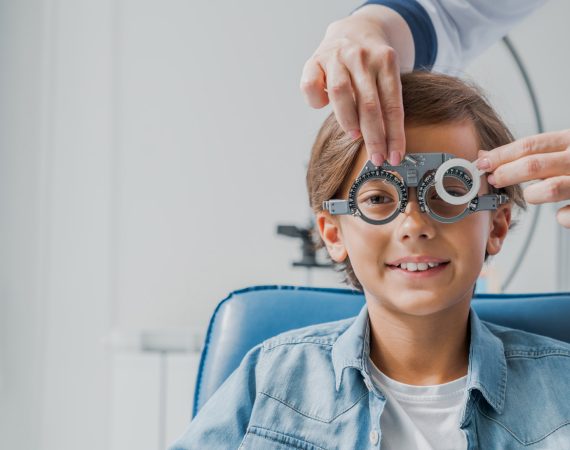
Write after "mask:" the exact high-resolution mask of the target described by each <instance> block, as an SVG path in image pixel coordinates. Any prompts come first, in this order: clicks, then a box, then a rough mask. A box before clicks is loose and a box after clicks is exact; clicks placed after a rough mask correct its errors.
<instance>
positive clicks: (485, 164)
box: [475, 158, 491, 170]
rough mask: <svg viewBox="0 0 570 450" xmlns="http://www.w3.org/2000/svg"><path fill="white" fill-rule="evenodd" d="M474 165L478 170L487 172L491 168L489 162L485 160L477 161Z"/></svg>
mask: <svg viewBox="0 0 570 450" xmlns="http://www.w3.org/2000/svg"><path fill="white" fill-rule="evenodd" d="M475 165H476V166H477V169H479V170H488V169H490V168H491V161H489V159H487V158H483V159H478V160H477V162H476V163H475Z"/></svg>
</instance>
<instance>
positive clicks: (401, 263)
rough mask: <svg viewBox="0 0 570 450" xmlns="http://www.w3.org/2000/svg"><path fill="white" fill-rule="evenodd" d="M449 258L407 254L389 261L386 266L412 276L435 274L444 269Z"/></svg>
mask: <svg viewBox="0 0 570 450" xmlns="http://www.w3.org/2000/svg"><path fill="white" fill-rule="evenodd" d="M449 263H450V261H449V260H447V259H443V258H437V257H434V256H408V257H404V258H400V259H397V260H394V261H391V262H389V263H386V266H387V267H388V268H390V269H391V270H395V271H398V272H402V273H406V274H409V275H414V276H422V275H428V274H429V275H435V274H436V273H439V272H441V271H442V270H444V269H445V268H446V267H447V265H448V264H449Z"/></svg>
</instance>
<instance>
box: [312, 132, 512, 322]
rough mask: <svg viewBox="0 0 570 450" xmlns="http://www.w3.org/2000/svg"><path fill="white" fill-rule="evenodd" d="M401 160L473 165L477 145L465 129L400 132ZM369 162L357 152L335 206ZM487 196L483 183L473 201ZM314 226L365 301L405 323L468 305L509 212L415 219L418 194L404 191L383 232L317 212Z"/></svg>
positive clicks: (419, 214) (357, 221)
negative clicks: (415, 157)
mask: <svg viewBox="0 0 570 450" xmlns="http://www.w3.org/2000/svg"><path fill="white" fill-rule="evenodd" d="M405 131H406V152H407V153H430V152H434V153H440V152H441V153H451V154H454V155H457V157H459V158H464V159H467V160H469V161H474V160H475V159H476V158H477V150H478V139H477V136H476V133H475V130H474V129H473V126H472V125H471V124H470V123H463V124H443V125H429V126H417V127H414V126H412V127H406V130H405ZM366 161H367V154H366V150H365V149H362V150H361V152H360V154H359V156H358V159H357V161H356V163H355V164H354V167H353V168H352V171H351V174H350V175H349V178H348V179H347V180H345V183H344V185H343V189H342V196H341V197H340V198H345V199H346V198H348V190H349V188H350V186H351V185H352V182H353V181H354V180H355V179H356V177H357V176H358V174H359V172H360V170H361V169H362V167H363V166H364V164H365V163H366ZM486 193H489V185H488V184H487V181H486V180H481V189H480V190H479V194H486ZM317 223H318V225H319V230H320V233H321V236H322V238H323V240H324V241H325V243H326V245H327V249H328V251H329V254H330V255H331V257H332V258H333V260H335V261H337V262H342V261H344V260H345V259H346V257H347V256H348V257H349V258H350V262H351V264H352V267H353V269H354V272H355V274H356V276H357V278H358V280H359V281H360V283H361V285H362V287H363V289H364V292H365V293H366V297H367V298H368V299H370V297H372V298H373V299H376V300H377V301H379V302H380V304H382V306H383V307H385V308H389V309H391V310H397V311H399V312H401V313H404V314H410V315H416V316H421V315H428V314H434V313H437V312H439V311H442V310H444V309H446V308H449V307H451V306H453V305H456V304H457V303H459V302H462V301H465V302H467V303H468V302H469V301H470V300H471V295H472V291H473V285H474V283H475V281H476V280H477V277H478V276H479V272H480V271H481V267H482V266H483V261H484V259H485V252H487V253H489V254H490V255H494V254H496V253H498V252H499V250H500V248H501V245H502V242H503V240H504V238H505V236H506V233H507V230H508V226H509V223H510V205H508V204H507V205H502V206H500V207H499V209H498V210H497V211H480V212H477V213H475V214H471V215H469V216H467V217H466V218H464V219H462V220H460V221H458V222H456V223H452V224H444V223H440V222H437V221H435V220H433V219H432V218H431V217H430V216H429V215H428V214H425V213H422V212H420V209H419V206H418V203H417V197H416V192H415V189H414V188H410V189H409V202H408V205H407V207H406V211H405V213H400V214H399V215H398V216H397V217H396V218H395V219H394V220H393V221H392V222H390V223H387V224H385V225H371V224H369V223H366V222H365V221H364V220H362V219H360V218H358V217H354V216H331V215H329V214H328V213H327V212H321V213H319V215H318V216H317ZM407 261H409V262H419V261H421V262H424V263H427V262H436V263H437V262H440V263H443V264H440V265H439V266H437V267H434V268H431V269H428V270H426V271H419V270H418V271H408V270H405V269H403V268H401V267H398V266H397V264H398V263H399V262H407Z"/></svg>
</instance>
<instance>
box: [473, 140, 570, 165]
mask: <svg viewBox="0 0 570 450" xmlns="http://www.w3.org/2000/svg"><path fill="white" fill-rule="evenodd" d="M569 146H570V130H564V131H555V132H551V133H542V134H537V135H535V136H529V137H525V138H523V139H518V140H516V141H514V142H511V143H510V144H506V145H503V146H502V147H497V148H495V149H493V150H490V151H485V152H479V159H478V160H477V162H476V164H477V167H478V168H479V169H482V170H486V171H488V172H492V171H494V170H495V169H496V168H497V167H499V166H500V165H502V164H506V163H509V162H512V161H515V160H517V159H520V158H522V157H525V156H530V155H535V154H538V153H552V152H559V151H563V150H566V149H568V147H569ZM485 163H487V164H488V165H486V164H485ZM484 166H486V167H484Z"/></svg>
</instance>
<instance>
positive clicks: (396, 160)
mask: <svg viewBox="0 0 570 450" xmlns="http://www.w3.org/2000/svg"><path fill="white" fill-rule="evenodd" d="M390 164H391V165H393V166H397V165H398V164H400V154H399V153H398V152H395V151H391V152H390Z"/></svg>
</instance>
